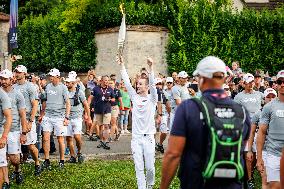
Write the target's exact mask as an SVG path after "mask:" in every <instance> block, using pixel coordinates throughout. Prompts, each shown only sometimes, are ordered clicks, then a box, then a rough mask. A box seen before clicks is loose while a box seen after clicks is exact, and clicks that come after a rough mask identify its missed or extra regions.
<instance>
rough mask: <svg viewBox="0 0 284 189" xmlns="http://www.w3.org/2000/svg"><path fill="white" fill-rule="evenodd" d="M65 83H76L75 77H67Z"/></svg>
mask: <svg viewBox="0 0 284 189" xmlns="http://www.w3.org/2000/svg"><path fill="white" fill-rule="evenodd" d="M65 81H66V82H75V81H76V77H73V76H71V77H67V78H66V79H65Z"/></svg>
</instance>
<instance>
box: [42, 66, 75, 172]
mask: <svg viewBox="0 0 284 189" xmlns="http://www.w3.org/2000/svg"><path fill="white" fill-rule="evenodd" d="M48 75H49V76H50V77H49V79H50V82H51V83H49V84H48V85H47V86H46V88H45V92H44V93H43V94H42V96H43V97H42V99H44V100H45V101H43V103H42V111H41V114H40V118H39V121H41V122H42V130H43V150H44V158H45V160H44V162H43V167H44V168H48V169H49V168H50V161H49V151H50V133H51V132H52V131H53V130H54V134H55V135H56V136H57V140H58V144H59V154H60V161H59V168H64V150H65V143H64V136H66V134H67V126H68V124H69V115H70V100H69V96H68V89H67V87H66V86H65V85H63V84H62V83H61V82H60V72H59V70H58V69H55V68H54V69H51V70H50V72H49V74H48Z"/></svg>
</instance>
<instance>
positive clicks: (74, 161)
mask: <svg viewBox="0 0 284 189" xmlns="http://www.w3.org/2000/svg"><path fill="white" fill-rule="evenodd" d="M67 162H68V163H76V162H77V161H76V158H75V157H73V156H71V157H70V159H69V160H68V161H67Z"/></svg>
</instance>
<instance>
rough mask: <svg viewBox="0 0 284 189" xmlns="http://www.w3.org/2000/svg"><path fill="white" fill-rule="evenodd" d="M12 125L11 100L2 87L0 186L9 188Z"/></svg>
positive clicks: (0, 89) (0, 105)
mask: <svg viewBox="0 0 284 189" xmlns="http://www.w3.org/2000/svg"><path fill="white" fill-rule="evenodd" d="M11 125H12V111H11V102H10V100H9V97H8V95H7V93H6V92H5V91H4V90H3V89H2V88H0V188H2V187H6V188H9V178H8V167H7V165H8V163H7V158H6V151H7V150H6V149H7V148H6V144H7V137H8V133H9V131H10V128H11Z"/></svg>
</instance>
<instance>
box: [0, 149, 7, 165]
mask: <svg viewBox="0 0 284 189" xmlns="http://www.w3.org/2000/svg"><path fill="white" fill-rule="evenodd" d="M6 153H7V148H6V146H5V147H4V148H2V149H0V167H7V165H8V163H7V158H6Z"/></svg>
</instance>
